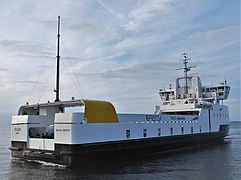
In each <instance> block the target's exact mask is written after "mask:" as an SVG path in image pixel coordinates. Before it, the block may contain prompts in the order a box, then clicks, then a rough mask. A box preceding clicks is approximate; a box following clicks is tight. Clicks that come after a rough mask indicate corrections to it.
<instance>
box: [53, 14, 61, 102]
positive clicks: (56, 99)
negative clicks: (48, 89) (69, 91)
mask: <svg viewBox="0 0 241 180" xmlns="http://www.w3.org/2000/svg"><path fill="white" fill-rule="evenodd" d="M59 30H60V16H58V35H57V37H58V43H57V56H56V60H57V73H56V89H55V90H54V92H55V93H56V98H55V102H58V101H60V99H59V61H60V55H59V38H60V34H59Z"/></svg>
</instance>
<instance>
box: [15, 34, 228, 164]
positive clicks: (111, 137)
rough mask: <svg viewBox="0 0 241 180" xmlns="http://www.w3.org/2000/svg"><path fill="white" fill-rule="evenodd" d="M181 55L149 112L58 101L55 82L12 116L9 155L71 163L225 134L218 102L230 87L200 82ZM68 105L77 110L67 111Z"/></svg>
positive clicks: (224, 111) (83, 101)
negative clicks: (44, 98)
mask: <svg viewBox="0 0 241 180" xmlns="http://www.w3.org/2000/svg"><path fill="white" fill-rule="evenodd" d="M58 34H59V33H58ZM58 56H59V55H57V57H58ZM183 57H184V59H183V60H182V62H183V63H184V68H183V69H184V76H183V77H179V78H177V79H176V87H175V89H172V88H169V89H167V90H165V89H160V90H159V95H160V97H161V105H160V106H156V108H155V111H154V113H152V114H117V113H116V110H115V107H114V106H113V105H112V104H111V103H110V102H107V101H98V100H87V99H78V100H75V99H71V100H69V101H61V100H60V99H59V97H58V94H59V90H58V83H56V100H55V101H54V102H47V103H42V104H33V105H30V104H26V105H24V106H21V107H20V108H19V111H18V115H16V116H13V118H12V123H11V148H10V149H11V150H12V156H13V157H17V158H22V159H31V160H44V161H48V162H54V163H58V164H64V165H73V164H82V163H84V162H86V161H89V160H91V159H92V160H94V161H96V160H99V159H112V158H113V159H115V158H128V157H129V156H138V155H143V154H145V155H146V154H149V153H156V152H167V151H170V150H176V149H182V148H186V147H192V146H199V145H200V144H206V143H209V142H216V141H218V140H219V139H222V138H224V137H225V136H227V135H228V133H229V121H230V120H229V112H228V107H227V106H226V105H223V101H224V100H226V99H227V98H228V95H229V90H230V87H229V86H228V85H227V83H226V81H225V82H223V83H220V84H219V85H217V86H203V85H202V83H201V79H200V77H198V76H197V75H188V71H190V69H191V68H192V66H188V60H189V59H188V57H187V55H186V54H184V56H183ZM57 76H59V75H57ZM57 81H59V79H58V78H57ZM72 107H80V111H79V112H67V111H66V109H67V108H72ZM81 107H83V108H81ZM81 109H83V111H81Z"/></svg>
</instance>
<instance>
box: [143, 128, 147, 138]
mask: <svg viewBox="0 0 241 180" xmlns="http://www.w3.org/2000/svg"><path fill="white" fill-rule="evenodd" d="M146 136H147V132H146V129H143V137H146Z"/></svg>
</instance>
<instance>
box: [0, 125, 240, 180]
mask: <svg viewBox="0 0 241 180" xmlns="http://www.w3.org/2000/svg"><path fill="white" fill-rule="evenodd" d="M240 130H241V124H240V123H236V122H235V123H232V124H231V129H230V136H229V137H228V138H227V139H226V140H225V142H223V143H219V144H217V145H212V146H208V147H202V148H199V149H195V150H186V151H184V152H178V153H175V154H170V155H165V156H163V155H162V156H160V155H158V156H155V157H149V158H144V159H143V158H142V159H135V160H130V161H129V162H122V163H116V164H111V165H103V166H102V167H88V168H86V169H85V168H84V169H83V168H75V169H70V168H66V167H61V166H55V165H53V164H48V163H36V162H25V161H21V160H17V159H15V160H13V159H12V158H11V156H10V150H9V147H10V125H6V124H5V125H4V124H0V179H1V180H2V179H3V180H5V179H13V180H14V179H17V180H20V179H24V180H25V179H36V180H37V179H44V180H51V179H61V180H62V179H96V180H97V179H105V180H106V179H107V180H108V179H114V180H115V179H128V180H130V179H143V180H149V179H164V180H166V179H178V180H179V179H185V180H186V179H201V180H202V179H203V180H206V179H212V180H213V179H218V180H231V179H237V180H238V179H239V180H240V179H241V132H240Z"/></svg>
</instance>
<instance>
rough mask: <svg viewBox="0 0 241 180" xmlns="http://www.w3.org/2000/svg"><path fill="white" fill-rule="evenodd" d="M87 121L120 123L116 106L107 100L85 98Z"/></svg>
mask: <svg viewBox="0 0 241 180" xmlns="http://www.w3.org/2000/svg"><path fill="white" fill-rule="evenodd" d="M83 102H84V104H85V112H84V117H85V118H86V119H87V123H118V122H119V120H118V117H117V115H116V111H115V108H114V106H113V105H112V104H111V103H110V102H107V101H94V100H83Z"/></svg>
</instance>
